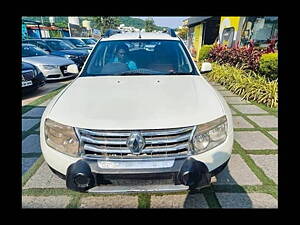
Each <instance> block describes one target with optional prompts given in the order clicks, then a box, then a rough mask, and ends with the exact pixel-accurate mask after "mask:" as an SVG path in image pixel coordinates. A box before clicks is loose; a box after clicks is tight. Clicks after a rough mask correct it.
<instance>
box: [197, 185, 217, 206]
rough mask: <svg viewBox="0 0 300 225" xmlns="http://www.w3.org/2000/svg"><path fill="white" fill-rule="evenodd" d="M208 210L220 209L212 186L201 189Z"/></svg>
mask: <svg viewBox="0 0 300 225" xmlns="http://www.w3.org/2000/svg"><path fill="white" fill-rule="evenodd" d="M201 192H202V193H203V195H204V198H205V200H206V202H207V204H208V206H209V208H222V207H221V204H220V203H219V200H218V198H217V196H216V193H215V192H214V190H213V188H212V186H210V187H207V188H203V189H201Z"/></svg>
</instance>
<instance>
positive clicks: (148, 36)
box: [101, 32, 180, 41]
mask: <svg viewBox="0 0 300 225" xmlns="http://www.w3.org/2000/svg"><path fill="white" fill-rule="evenodd" d="M139 36H141V38H139ZM153 39H155V40H176V41H178V40H180V39H179V38H178V37H172V36H171V35H169V34H167V33H155V32H141V33H139V32H127V33H122V34H114V35H111V36H110V37H108V38H105V37H104V38H102V39H101V41H112V40H153Z"/></svg>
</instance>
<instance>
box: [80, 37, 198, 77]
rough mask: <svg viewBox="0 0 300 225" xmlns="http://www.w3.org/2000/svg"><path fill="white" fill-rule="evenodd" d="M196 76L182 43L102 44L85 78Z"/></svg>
mask: <svg viewBox="0 0 300 225" xmlns="http://www.w3.org/2000/svg"><path fill="white" fill-rule="evenodd" d="M184 74H186V75H188V74H197V72H196V71H195V69H194V66H193V65H192V63H191V59H190V58H189V57H188V56H187V52H186V50H184V47H183V46H182V44H181V42H179V41H168V40H129V41H103V42H101V43H100V45H98V46H97V48H96V49H95V50H94V52H93V53H92V55H91V57H90V59H89V61H88V62H87V65H86V69H85V71H84V72H83V73H82V76H101V75H103V76H104V75H119V76H123V75H184Z"/></svg>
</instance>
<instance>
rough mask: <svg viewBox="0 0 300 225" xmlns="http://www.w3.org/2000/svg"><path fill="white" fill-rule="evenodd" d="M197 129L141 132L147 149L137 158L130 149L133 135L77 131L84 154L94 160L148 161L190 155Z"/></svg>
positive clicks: (87, 130)
mask: <svg viewBox="0 0 300 225" xmlns="http://www.w3.org/2000/svg"><path fill="white" fill-rule="evenodd" d="M193 129H194V126H192V127H184V128H175V129H160V130H140V131H139V132H140V133H141V135H142V136H143V138H144V140H145V146H144V148H143V149H142V150H141V152H140V154H138V155H134V154H132V152H131V151H130V149H129V148H128V147H127V144H126V143H127V139H128V137H129V136H130V134H131V132H133V131H137V130H132V131H108V130H106V131H103V130H90V129H76V130H77V134H78V136H79V140H80V147H81V151H82V154H83V155H85V156H93V157H100V158H101V157H110V158H144V157H145V158H148V157H175V158H179V157H186V156H187V155H189V154H190V139H191V135H192V132H193Z"/></svg>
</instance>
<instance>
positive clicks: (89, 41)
mask: <svg viewBox="0 0 300 225" xmlns="http://www.w3.org/2000/svg"><path fill="white" fill-rule="evenodd" d="M74 38H77V39H78V40H81V41H83V42H84V43H85V44H86V45H87V46H89V47H92V48H93V47H94V46H95V45H96V43H97V40H96V41H95V40H94V38H90V37H74Z"/></svg>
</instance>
